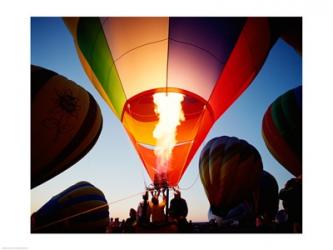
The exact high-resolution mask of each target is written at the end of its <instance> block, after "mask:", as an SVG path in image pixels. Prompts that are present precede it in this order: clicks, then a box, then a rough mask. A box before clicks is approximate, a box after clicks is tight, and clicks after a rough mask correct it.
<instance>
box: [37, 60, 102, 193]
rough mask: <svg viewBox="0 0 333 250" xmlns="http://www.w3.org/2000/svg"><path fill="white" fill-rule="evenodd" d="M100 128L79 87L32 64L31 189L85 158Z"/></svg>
mask: <svg viewBox="0 0 333 250" xmlns="http://www.w3.org/2000/svg"><path fill="white" fill-rule="evenodd" d="M101 130H102V114H101V111H100V108H99V106H98V104H97V103H96V101H95V99H94V98H93V97H92V96H91V95H90V94H89V93H88V92H87V91H86V90H84V89H83V88H82V87H80V86H79V85H77V84H75V83H74V82H73V81H70V80H68V79H67V78H65V77H63V76H61V75H58V74H57V73H55V72H53V71H50V70H47V69H44V68H41V67H38V66H34V65H32V66H31V188H34V187H36V186H38V185H40V184H42V183H43V182H45V181H47V180H49V179H51V178H53V177H54V176H56V175H58V174H60V173H61V172H62V171H64V170H66V169H68V168H69V167H71V166H72V165H74V164H75V163H76V162H77V161H79V160H80V159H81V158H82V157H84V156H85V155H86V154H87V153H88V152H89V150H90V149H91V148H92V147H93V146H94V145H95V143H96V141H97V139H98V137H99V135H100V132H101Z"/></svg>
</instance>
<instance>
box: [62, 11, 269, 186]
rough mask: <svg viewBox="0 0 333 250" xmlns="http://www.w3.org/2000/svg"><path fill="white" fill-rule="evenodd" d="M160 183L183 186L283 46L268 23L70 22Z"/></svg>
mask: <svg viewBox="0 0 333 250" xmlns="http://www.w3.org/2000/svg"><path fill="white" fill-rule="evenodd" d="M64 22H65V23H66V25H67V27H68V29H69V30H70V32H71V34H72V36H73V38H74V43H75V46H76V49H77V53H78V55H79V58H80V60H81V63H82V65H83V68H84V69H85V71H86V74H87V75H88V77H89V78H90V80H91V81H92V83H93V84H94V85H95V87H96V88H97V90H98V91H99V93H100V94H101V96H102V97H103V98H104V100H105V101H106V102H107V103H108V104H109V106H110V108H111V109H112V110H113V112H114V113H115V115H116V116H117V117H118V118H119V120H120V121H121V122H122V124H123V126H124V128H125V130H126V131H127V133H128V135H129V137H130V139H131V141H132V142H133V145H134V147H135V149H136V151H137V152H138V154H139V156H140V158H141V160H142V162H143V164H144V166H145V168H146V170H147V172H148V174H149V176H150V178H151V180H152V181H153V183H154V184H155V185H166V186H169V187H172V186H177V184H178V182H179V181H180V179H181V177H182V175H183V174H184V171H185V170H186V168H187V166H188V164H189V163H190V161H191V159H192V158H193V156H194V154H195V152H196V151H197V149H198V147H199V146H200V144H201V143H202V141H203V140H204V138H205V137H206V135H207V133H208V131H209V130H210V128H211V127H212V125H213V124H214V122H215V121H216V120H217V119H218V118H219V117H220V116H221V115H222V114H223V113H224V112H225V111H226V109H227V108H228V107H229V106H230V105H231V104H232V103H233V102H234V101H235V100H236V99H237V98H238V97H239V96H240V95H241V93H242V92H243V91H244V90H245V89H246V88H247V87H248V85H249V84H250V83H251V82H252V80H253V79H254V77H255V76H256V74H257V73H258V71H259V70H260V68H261V67H262V65H263V63H264V61H265V59H266V57H267V55H268V53H269V50H270V48H271V46H272V45H273V44H274V42H275V38H272V36H271V33H270V24H269V21H268V19H267V18H210V17H207V18H203V17H197V18H196V17H184V18H182V17H110V18H97V17H86V18H64Z"/></svg>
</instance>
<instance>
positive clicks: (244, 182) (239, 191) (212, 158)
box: [199, 136, 263, 217]
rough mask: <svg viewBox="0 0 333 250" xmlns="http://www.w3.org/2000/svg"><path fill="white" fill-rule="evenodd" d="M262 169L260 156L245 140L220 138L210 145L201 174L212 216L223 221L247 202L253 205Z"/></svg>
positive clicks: (200, 163) (203, 157) (201, 159)
mask: <svg viewBox="0 0 333 250" xmlns="http://www.w3.org/2000/svg"><path fill="white" fill-rule="evenodd" d="M262 169H263V166H262V161H261V157H260V154H259V152H258V151H257V150H256V149H255V148H254V147H253V146H252V145H250V144H249V143H247V142H246V141H245V140H241V139H238V138H236V137H229V136H221V137H217V138H214V139H212V140H210V141H209V142H207V144H206V145H205V147H204V148H203V149H202V151H201V154H200V160H199V172H200V178H201V182H202V185H203V187H204V189H205V192H206V195H207V198H208V200H209V203H210V205H211V209H212V212H213V213H214V214H215V215H218V216H222V217H223V216H225V215H226V214H227V212H228V211H229V210H230V209H232V208H234V207H235V206H236V205H239V204H240V203H241V202H243V201H244V200H248V201H249V202H250V203H253V193H254V192H256V191H257V190H258V188H259V181H260V176H261V172H262Z"/></svg>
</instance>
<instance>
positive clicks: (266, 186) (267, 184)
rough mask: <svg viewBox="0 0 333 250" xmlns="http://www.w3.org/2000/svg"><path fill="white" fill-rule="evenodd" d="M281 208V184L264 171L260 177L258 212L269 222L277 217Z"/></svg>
mask: <svg viewBox="0 0 333 250" xmlns="http://www.w3.org/2000/svg"><path fill="white" fill-rule="evenodd" d="M278 208H279V186H278V183H277V181H276V180H275V178H274V176H273V175H271V174H270V173H268V172H267V171H263V172H262V174H261V177H260V187H259V194H258V208H257V210H258V211H257V213H258V215H259V216H263V217H264V219H266V221H267V222H268V221H269V222H272V220H274V219H275V216H276V213H277V211H278Z"/></svg>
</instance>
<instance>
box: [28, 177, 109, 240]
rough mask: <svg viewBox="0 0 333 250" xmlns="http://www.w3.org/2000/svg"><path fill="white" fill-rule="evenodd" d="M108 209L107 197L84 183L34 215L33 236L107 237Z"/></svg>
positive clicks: (67, 190)
mask: <svg viewBox="0 0 333 250" xmlns="http://www.w3.org/2000/svg"><path fill="white" fill-rule="evenodd" d="M108 223H109V206H108V204H107V201H106V199H105V196H104V194H103V193H102V192H101V191H100V190H99V189H98V188H96V187H95V186H93V185H91V184H90V183H88V182H85V181H81V182H79V183H76V184H75V185H73V186H70V187H69V188H67V189H66V190H64V191H63V192H61V193H60V194H58V195H55V196H54V197H52V199H51V200H49V201H48V202H47V203H46V204H45V205H43V206H42V207H41V208H40V209H39V210H38V211H37V212H35V213H34V214H33V215H32V232H33V233H105V232H106V227H107V225H108Z"/></svg>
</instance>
